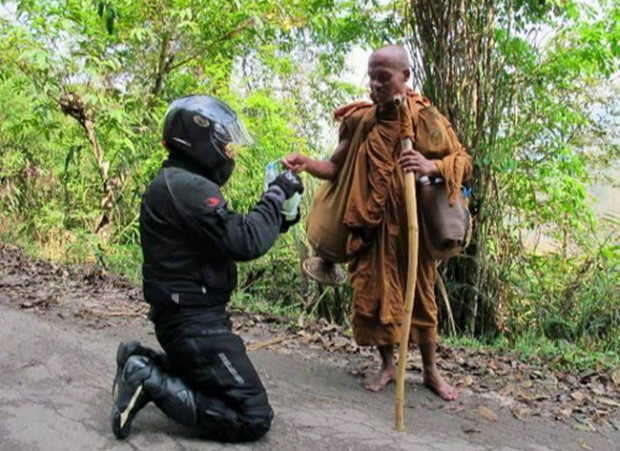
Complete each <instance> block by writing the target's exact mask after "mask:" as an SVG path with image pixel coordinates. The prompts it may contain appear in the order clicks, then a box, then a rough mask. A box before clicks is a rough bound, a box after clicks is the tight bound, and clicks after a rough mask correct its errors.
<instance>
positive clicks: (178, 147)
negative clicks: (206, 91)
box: [163, 95, 253, 186]
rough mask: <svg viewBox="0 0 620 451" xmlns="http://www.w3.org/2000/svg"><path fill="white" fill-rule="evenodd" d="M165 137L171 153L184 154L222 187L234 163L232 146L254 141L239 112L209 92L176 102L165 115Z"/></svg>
mask: <svg viewBox="0 0 620 451" xmlns="http://www.w3.org/2000/svg"><path fill="white" fill-rule="evenodd" d="M163 139H164V142H165V145H166V147H167V148H168V149H169V150H170V151H171V152H173V153H174V152H178V153H180V154H182V155H183V156H184V157H185V159H186V160H188V161H190V162H191V163H193V164H195V165H196V167H197V169H199V170H201V172H203V173H204V174H205V175H206V176H207V177H208V178H209V179H211V180H212V181H213V182H215V183H217V184H218V185H220V186H221V185H223V184H224V183H226V181H227V180H228V178H229V177H230V175H231V174H232V171H233V169H234V166H235V162H234V158H233V157H234V155H233V152H232V149H233V148H234V147H236V146H247V145H251V144H252V143H253V140H252V138H251V136H250V134H249V133H248V131H247V129H246V128H245V126H244V125H243V122H242V121H241V120H240V119H239V118H238V117H237V114H236V113H235V112H234V111H233V110H232V109H231V108H230V107H229V106H228V105H226V104H225V103H224V102H222V101H221V100H219V99H216V98H215V97H212V96H208V95H192V96H187V97H182V98H180V99H177V100H175V101H173V102H172V104H170V107H169V108H168V111H167V112H166V115H165V118H164V131H163Z"/></svg>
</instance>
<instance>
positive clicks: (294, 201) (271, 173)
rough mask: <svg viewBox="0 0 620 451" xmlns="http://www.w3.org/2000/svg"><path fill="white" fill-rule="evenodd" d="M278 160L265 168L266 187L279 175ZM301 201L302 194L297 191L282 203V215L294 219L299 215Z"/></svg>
mask: <svg viewBox="0 0 620 451" xmlns="http://www.w3.org/2000/svg"><path fill="white" fill-rule="evenodd" d="M277 163H278V161H272V162H271V163H269V164H267V168H266V169H265V189H267V188H268V187H269V184H270V183H271V182H273V181H274V180H275V179H276V177H277V176H278V169H277V167H276V165H277ZM300 202H301V194H299V193H295V194H293V195H292V196H291V197H290V198H288V199H287V200H285V201H284V203H283V204H282V215H283V216H284V217H285V218H286V220H287V221H293V220H294V219H295V218H296V217H297V209H298V208H299V203H300Z"/></svg>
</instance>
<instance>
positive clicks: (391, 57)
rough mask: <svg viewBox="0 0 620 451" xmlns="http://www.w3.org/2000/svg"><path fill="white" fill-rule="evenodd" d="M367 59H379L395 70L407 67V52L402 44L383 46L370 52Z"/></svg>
mask: <svg viewBox="0 0 620 451" xmlns="http://www.w3.org/2000/svg"><path fill="white" fill-rule="evenodd" d="M368 61H369V63H370V62H371V61H380V62H382V63H383V64H384V65H386V66H389V67H391V68H393V69H396V70H403V69H408V68H409V54H408V53H407V50H405V48H404V47H403V46H402V45H386V46H383V47H381V48H379V49H377V50H375V51H374V52H372V54H371V55H370V59H369V60H368Z"/></svg>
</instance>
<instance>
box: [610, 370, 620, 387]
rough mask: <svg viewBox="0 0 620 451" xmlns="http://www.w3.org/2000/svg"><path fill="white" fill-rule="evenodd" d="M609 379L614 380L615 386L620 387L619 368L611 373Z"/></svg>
mask: <svg viewBox="0 0 620 451" xmlns="http://www.w3.org/2000/svg"><path fill="white" fill-rule="evenodd" d="M611 380H612V381H614V384H616V387H620V368H618V369H617V370H615V371H613V372H612V373H611Z"/></svg>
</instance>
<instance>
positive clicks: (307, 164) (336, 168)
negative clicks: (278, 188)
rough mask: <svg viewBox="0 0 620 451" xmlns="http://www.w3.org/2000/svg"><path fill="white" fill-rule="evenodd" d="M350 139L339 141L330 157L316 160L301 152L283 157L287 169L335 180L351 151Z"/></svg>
mask: <svg viewBox="0 0 620 451" xmlns="http://www.w3.org/2000/svg"><path fill="white" fill-rule="evenodd" d="M349 144H350V141H349V140H348V139H343V140H341V141H340V142H339V143H338V147H336V150H335V151H334V153H333V154H332V156H331V157H330V158H329V159H326V160H315V159H313V158H310V157H307V156H305V155H302V154H300V153H297V152H295V153H292V154H290V155H287V156H286V157H284V158H283V159H282V163H283V164H284V166H285V167H286V168H287V169H290V170H292V171H293V172H297V173H299V172H304V171H305V172H307V173H308V174H310V175H311V176H313V177H316V178H318V179H322V180H334V179H335V178H336V177H337V176H338V174H339V173H340V169H341V168H342V165H343V163H344V161H345V160H346V158H347V154H348V153H349Z"/></svg>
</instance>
